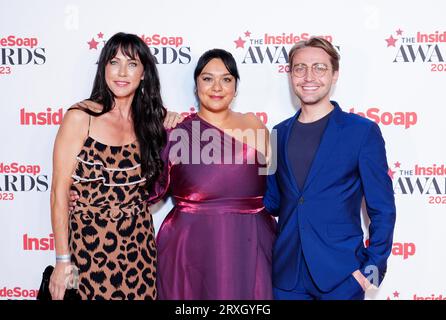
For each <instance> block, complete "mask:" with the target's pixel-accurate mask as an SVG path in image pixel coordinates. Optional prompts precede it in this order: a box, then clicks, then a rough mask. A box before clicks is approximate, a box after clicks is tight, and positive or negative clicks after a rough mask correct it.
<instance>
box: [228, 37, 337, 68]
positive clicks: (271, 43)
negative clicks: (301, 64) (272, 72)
mask: <svg viewBox="0 0 446 320" xmlns="http://www.w3.org/2000/svg"><path fill="white" fill-rule="evenodd" d="M314 36H316V35H312V34H311V33H307V32H300V33H294V32H282V33H270V32H267V33H264V34H254V33H252V32H250V31H248V30H247V31H245V32H242V33H241V34H239V35H237V37H236V39H235V40H233V44H234V45H235V49H236V51H235V53H236V55H237V57H239V59H240V62H241V63H242V64H271V65H275V66H276V68H277V72H278V73H288V72H289V66H288V51H289V50H290V49H291V47H292V46H293V45H294V44H296V43H297V42H299V41H301V40H309V39H310V38H311V37H314ZM319 36H320V37H322V38H324V39H326V40H328V41H330V42H333V36H332V35H322V36H321V35H319ZM337 49H338V50H339V47H337Z"/></svg>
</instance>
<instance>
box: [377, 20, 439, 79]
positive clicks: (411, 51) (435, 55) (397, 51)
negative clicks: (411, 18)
mask: <svg viewBox="0 0 446 320" xmlns="http://www.w3.org/2000/svg"><path fill="white" fill-rule="evenodd" d="M384 40H385V43H386V46H387V48H388V49H392V59H393V60H392V62H393V63H422V64H427V65H428V66H429V70H430V71H431V72H446V64H445V63H444V58H445V57H446V46H445V43H446V31H439V30H423V31H416V32H406V31H405V30H404V29H401V28H399V29H398V30H395V31H394V32H393V33H392V34H390V35H389V36H388V37H387V38H385V39H384Z"/></svg>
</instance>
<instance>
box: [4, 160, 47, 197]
mask: <svg viewBox="0 0 446 320" xmlns="http://www.w3.org/2000/svg"><path fill="white" fill-rule="evenodd" d="M48 188H49V179H48V174H46V173H45V172H44V171H43V170H42V166H41V165H40V164H29V163H19V162H15V161H14V162H0V200H1V201H14V200H15V199H16V194H17V193H19V192H30V191H34V192H46V191H48Z"/></svg>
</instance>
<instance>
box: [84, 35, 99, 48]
mask: <svg viewBox="0 0 446 320" xmlns="http://www.w3.org/2000/svg"><path fill="white" fill-rule="evenodd" d="M87 43H88V45H89V46H90V50H91V49H96V50H97V49H98V44H99V42H97V41H96V40H95V39H94V38H91V41H88V42H87Z"/></svg>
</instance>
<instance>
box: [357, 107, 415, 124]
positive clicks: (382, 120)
mask: <svg viewBox="0 0 446 320" xmlns="http://www.w3.org/2000/svg"><path fill="white" fill-rule="evenodd" d="M349 112H350V113H355V114H357V115H360V116H361V117H364V118H367V119H370V120H372V121H374V122H375V123H377V124H379V125H383V126H396V127H400V128H404V129H409V128H410V127H412V126H414V125H416V124H417V123H418V114H417V113H416V112H408V111H396V112H390V111H384V110H382V109H380V108H378V107H371V108H368V109H366V110H363V111H362V110H361V111H359V110H357V109H356V108H355V107H351V108H350V109H349Z"/></svg>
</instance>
